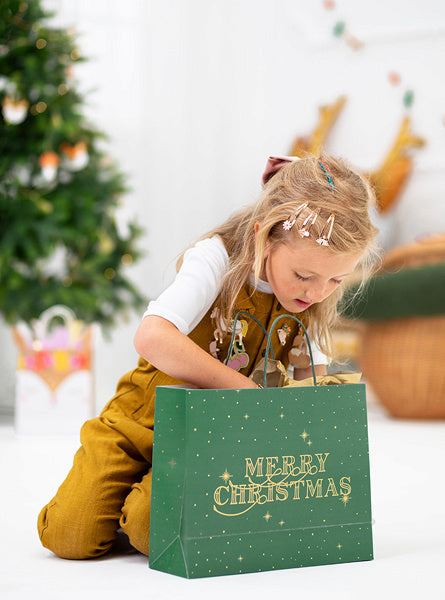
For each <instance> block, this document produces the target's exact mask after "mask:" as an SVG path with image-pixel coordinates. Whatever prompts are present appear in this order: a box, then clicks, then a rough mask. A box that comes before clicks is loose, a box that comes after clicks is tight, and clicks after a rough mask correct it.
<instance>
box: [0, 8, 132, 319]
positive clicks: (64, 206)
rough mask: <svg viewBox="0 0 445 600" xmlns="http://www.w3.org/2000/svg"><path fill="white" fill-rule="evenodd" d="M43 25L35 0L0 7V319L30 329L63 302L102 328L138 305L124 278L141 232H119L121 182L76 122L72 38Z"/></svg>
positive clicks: (96, 137) (45, 16) (98, 139)
mask: <svg viewBox="0 0 445 600" xmlns="http://www.w3.org/2000/svg"><path fill="white" fill-rule="evenodd" d="M50 17H51V15H50V14H49V13H47V12H46V11H45V10H44V9H43V8H42V7H41V2H40V0H28V2H24V1H20V0H2V1H1V3H0V104H1V115H0V240H1V252H0V313H2V314H3V317H4V319H5V321H6V322H7V323H9V324H14V323H17V322H18V321H23V322H25V323H31V322H32V320H33V319H36V318H38V316H39V315H40V314H41V313H42V312H43V311H44V310H45V309H47V308H49V307H51V306H53V305H56V304H63V305H66V306H68V307H69V308H71V309H72V310H73V311H74V312H75V314H76V316H77V318H78V319H81V320H83V321H85V322H86V323H93V322H95V323H100V324H101V325H103V326H105V327H108V326H111V325H112V324H113V323H115V319H116V317H117V315H118V313H120V312H122V311H123V310H126V309H128V308H129V307H133V308H140V306H141V303H142V298H141V296H140V294H139V292H138V290H137V289H136V288H135V286H134V285H133V284H132V283H131V281H130V280H129V279H128V278H127V277H126V275H125V274H124V271H125V267H126V266H127V265H129V264H131V263H133V262H134V261H135V260H137V258H138V257H139V253H138V251H137V249H136V244H135V242H136V240H137V238H138V236H139V235H140V233H141V231H140V230H139V229H138V227H137V226H136V225H135V224H134V223H126V224H125V227H124V228H122V227H119V228H118V224H117V223H116V209H117V208H118V206H119V199H120V197H121V196H122V194H123V193H124V192H125V191H126V186H125V182H124V179H125V178H124V176H123V175H122V174H121V173H120V172H119V171H118V169H117V167H116V166H115V165H114V163H113V162H112V161H111V160H110V159H109V158H108V157H107V156H106V154H105V153H104V151H103V150H101V149H100V148H99V145H100V144H102V142H103V139H104V135H103V134H102V133H101V132H99V131H97V130H96V129H95V128H94V127H92V126H90V125H89V124H88V123H87V122H86V121H85V119H84V117H83V116H82V111H81V109H82V103H83V98H82V97H81V95H80V94H79V93H78V92H77V91H76V89H75V82H74V79H73V66H74V65H75V64H76V63H78V62H80V61H81V60H82V58H81V56H80V53H79V50H78V49H77V46H76V43H75V37H74V35H73V34H71V33H69V32H67V31H66V30H63V29H57V28H52V27H49V26H46V24H45V23H46V22H48V20H49V19H50ZM122 229H124V231H122Z"/></svg>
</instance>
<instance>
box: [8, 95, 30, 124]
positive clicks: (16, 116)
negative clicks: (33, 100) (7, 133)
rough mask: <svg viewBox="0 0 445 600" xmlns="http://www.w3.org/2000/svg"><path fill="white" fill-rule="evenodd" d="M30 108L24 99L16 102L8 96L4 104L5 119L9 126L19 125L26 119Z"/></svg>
mask: <svg viewBox="0 0 445 600" xmlns="http://www.w3.org/2000/svg"><path fill="white" fill-rule="evenodd" d="M28 107H29V102H28V101H27V100H25V99H24V98H22V99H21V100H17V101H15V100H13V99H12V98H10V97H8V96H7V97H6V98H5V99H4V100H3V102H2V113H3V118H4V120H5V121H6V123H9V125H19V124H20V123H23V121H24V120H25V119H26V115H27V114H28Z"/></svg>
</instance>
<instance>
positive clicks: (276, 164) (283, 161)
mask: <svg viewBox="0 0 445 600" xmlns="http://www.w3.org/2000/svg"><path fill="white" fill-rule="evenodd" d="M296 160H301V159H300V158H299V157H298V156H269V158H268V159H267V163H266V168H265V169H264V173H263V177H262V182H263V185H266V183H267V182H268V181H269V179H270V178H271V177H272V176H273V175H275V173H276V172H277V171H279V170H280V169H281V168H282V167H284V166H285V165H287V164H289V163H290V162H294V161H296Z"/></svg>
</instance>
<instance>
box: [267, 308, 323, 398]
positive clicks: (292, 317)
mask: <svg viewBox="0 0 445 600" xmlns="http://www.w3.org/2000/svg"><path fill="white" fill-rule="evenodd" d="M285 318H287V319H293V320H294V321H296V322H297V323H299V324H300V325H301V327H302V328H303V331H304V335H305V336H306V341H307V346H308V348H309V355H310V357H311V368H312V378H313V380H314V386H316V385H317V376H316V375H315V367H314V358H313V356H312V348H311V342H310V340H309V335H308V332H307V329H306V327H305V326H304V325H303V323H302V322H301V321H300V319H297V317H294V315H280V316H279V317H277V318H276V319H275V321H274V322H273V323H272V325H271V326H270V330H269V335H268V336H267V346H266V355H265V357H264V373H263V387H267V386H266V379H267V377H266V375H267V361H268V358H269V350H270V349H271V343H272V342H271V340H272V332H273V330H274V329H275V325H276V324H277V323H278V321H279V320H280V319H285ZM272 358H273V357H272Z"/></svg>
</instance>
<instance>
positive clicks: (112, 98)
mask: <svg viewBox="0 0 445 600" xmlns="http://www.w3.org/2000/svg"><path fill="white" fill-rule="evenodd" d="M45 6H47V7H48V8H50V9H52V10H54V11H55V12H56V16H55V19H54V24H55V25H60V26H68V27H74V28H75V30H76V31H77V32H78V34H79V37H78V41H79V48H80V51H81V53H82V54H83V55H84V56H85V57H87V58H88V59H89V62H87V63H85V64H83V65H79V66H77V67H76V72H75V75H76V78H77V79H78V81H79V84H80V87H81V90H83V91H85V92H86V91H90V90H92V91H91V92H90V93H89V94H88V96H87V100H88V106H87V107H86V109H85V112H86V114H87V115H88V116H89V118H90V119H91V120H92V121H94V124H95V125H96V126H98V127H99V128H100V129H102V130H103V131H105V132H106V133H107V134H108V135H109V136H110V142H109V144H108V149H109V152H110V154H111V155H112V156H113V157H115V158H116V159H117V160H118V162H119V165H120V167H121V169H122V170H123V171H124V172H126V173H127V174H128V176H129V183H130V185H131V187H132V191H131V193H129V194H128V195H127V196H126V197H125V198H124V199H123V206H122V209H121V215H120V218H121V221H122V223H125V219H126V218H127V216H128V215H130V216H133V215H137V219H138V221H139V223H140V224H141V225H142V226H143V227H144V228H145V230H146V236H145V238H144V239H143V240H142V242H141V246H142V247H143V248H144V249H145V250H146V252H147V255H146V257H145V258H144V259H143V260H142V261H140V262H139V263H138V264H137V265H136V266H134V267H133V268H132V269H131V271H130V274H131V276H132V277H133V278H134V280H135V281H137V282H138V283H139V285H140V287H141V288H142V290H143V291H144V293H145V294H146V295H147V298H149V297H153V296H156V295H157V294H158V293H159V292H160V291H161V289H162V288H163V287H164V286H165V285H166V284H167V283H168V281H169V280H170V279H171V277H172V275H173V272H174V270H173V267H172V264H171V261H172V260H173V259H174V257H175V256H176V255H177V254H178V252H180V250H181V249H182V248H183V247H184V246H186V245H187V244H188V243H190V242H191V241H192V240H193V239H195V238H196V237H198V236H199V235H200V234H201V233H202V232H203V231H205V230H206V229H209V228H210V227H212V226H213V225H214V224H215V223H216V222H217V221H221V220H223V219H224V218H225V217H226V216H227V215H228V214H229V213H231V212H232V211H233V210H235V209H237V208H238V207H239V206H241V205H244V204H247V203H251V202H253V201H254V200H255V199H256V197H257V195H258V193H259V191H260V185H259V181H260V175H261V171H262V168H263V165H264V162H265V159H266V157H267V155H268V154H274V153H279V154H283V153H286V152H288V151H289V148H290V146H291V143H292V142H293V140H294V138H295V137H296V136H297V135H304V134H309V133H310V132H311V131H312V129H313V128H314V126H315V124H316V122H317V115H318V107H319V106H320V105H323V104H327V103H331V102H333V101H334V100H335V99H336V98H337V97H338V96H339V95H340V94H345V95H346V96H347V98H348V101H347V104H346V106H345V108H344V110H343V112H342V114H341V116H340V118H339V120H338V122H337V123H336V125H335V127H334V129H333V130H332V132H331V135H330V136H329V138H328V141H327V144H326V150H327V151H328V152H331V153H333V154H337V155H341V156H344V157H345V158H347V159H348V160H350V161H351V162H352V163H353V164H355V165H356V166H358V167H360V168H362V169H366V170H371V169H373V168H375V167H377V166H378V165H379V164H380V163H381V161H382V160H383V157H384V155H385V153H386V151H387V150H388V148H389V146H390V145H391V143H392V141H393V139H394V136H395V134H396V132H397V130H398V127H399V125H400V122H401V120H402V118H403V116H404V114H405V109H404V107H403V103H402V97H403V94H404V93H405V91H406V90H408V89H411V90H413V91H414V94H415V96H414V98H415V100H414V104H413V106H412V108H411V109H410V111H409V114H410V116H411V120H412V127H413V131H414V132H415V133H416V134H417V135H420V136H422V137H423V138H425V139H426V141H427V145H426V146H425V147H424V148H423V149H420V150H415V151H414V152H413V153H412V155H413V156H414V157H415V159H416V168H415V171H414V174H413V176H412V178H411V180H410V182H409V184H408V186H407V187H406V189H405V191H404V194H403V196H402V197H401V198H400V200H399V202H398V204H397V206H396V207H395V209H394V210H393V211H392V213H391V214H390V215H389V216H387V217H385V219H384V220H382V219H380V221H379V225H380V226H381V228H382V243H383V244H384V245H385V246H386V247H391V246H394V245H396V244H399V243H404V242H409V241H411V240H413V239H415V238H416V237H418V236H421V235H425V234H428V233H432V232H436V231H445V203H444V196H445V177H444V173H445V170H444V167H445V152H444V149H445V140H444V138H445V121H444V119H445V86H444V85H443V68H444V63H445V61H444V59H445V4H444V3H443V2H442V1H441V0H423V2H422V3H419V2H417V1H416V0H405V1H402V0H375V1H374V2H372V3H371V2H369V3H365V4H364V3H361V2H354V0H343V1H340V0H338V1H337V2H336V3H335V7H334V8H333V9H332V10H327V8H326V6H325V3H323V2H322V1H321V0H320V1H318V2H307V1H305V0H275V1H274V2H270V1H269V0H163V1H162V2H157V1H155V0H126V1H125V2H124V1H122V0H77V1H76V2H72V1H71V0H46V1H45ZM338 21H344V22H345V24H346V31H347V32H348V33H349V34H351V35H354V36H355V37H357V38H358V39H360V40H361V41H362V42H363V47H362V48H361V49H360V50H358V51H354V50H353V49H352V48H351V47H350V46H349V45H348V44H347V43H346V41H345V37H343V38H338V37H334V36H333V34H332V30H333V27H334V24H335V23H336V22H338ZM391 71H394V72H397V73H399V75H400V78H401V81H400V84H399V85H398V86H394V85H392V84H391V83H390V81H389V78H388V75H389V73H390V72H391ZM169 264H170V267H169V268H168V269H167V270H166V268H167V266H168V265H169ZM137 323H138V316H136V315H135V316H133V317H132V319H131V320H130V321H129V322H127V323H122V324H121V325H120V326H119V327H118V328H117V329H116V330H115V331H114V332H113V334H112V338H111V340H110V341H108V342H107V341H105V340H104V339H103V338H102V336H101V334H100V333H98V335H97V339H96V359H95V375H96V384H95V385H96V404H97V410H100V409H101V408H102V406H103V405H104V404H105V402H106V401H107V400H108V398H109V397H110V395H111V394H112V393H113V391H114V388H115V385H116V381H117V377H118V375H119V374H123V373H124V372H125V371H126V370H129V369H131V368H132V367H133V366H134V365H135V363H136V360H137V356H136V353H135V351H134V349H133V345H132V338H133V335H134V331H135V329H136V327H137ZM0 341H1V342H2V343H1V344H0V348H1V350H0V352H1V353H0V364H1V367H0V376H1V378H2V381H3V382H5V383H4V386H3V389H2V392H1V396H0V407H3V410H5V408H6V410H8V409H12V405H13V398H14V356H15V349H14V346H13V343H12V341H11V338H10V334H9V331H8V329H7V328H4V327H2V329H1V330H0Z"/></svg>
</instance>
